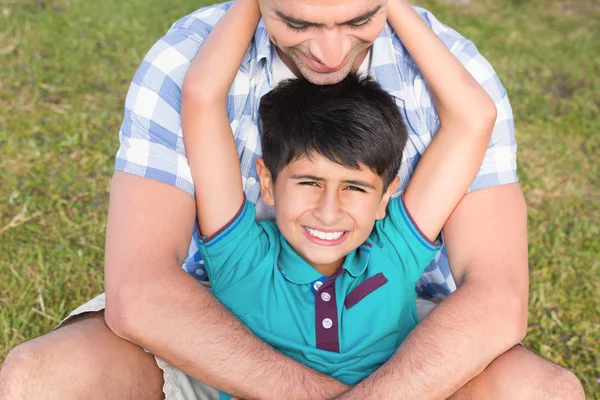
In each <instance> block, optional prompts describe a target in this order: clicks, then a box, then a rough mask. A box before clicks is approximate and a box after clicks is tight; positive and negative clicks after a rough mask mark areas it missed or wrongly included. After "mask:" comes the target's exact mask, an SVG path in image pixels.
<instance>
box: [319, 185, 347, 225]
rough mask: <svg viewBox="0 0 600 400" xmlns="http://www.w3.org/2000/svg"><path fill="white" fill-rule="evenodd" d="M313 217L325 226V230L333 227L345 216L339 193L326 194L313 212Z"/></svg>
mask: <svg viewBox="0 0 600 400" xmlns="http://www.w3.org/2000/svg"><path fill="white" fill-rule="evenodd" d="M313 215H314V216H315V217H316V218H317V219H318V220H319V221H320V222H321V223H322V224H323V227H324V228H325V227H333V226H334V225H335V224H336V223H337V222H338V221H339V220H340V219H341V217H342V215H343V211H342V205H341V201H340V198H339V195H338V193H337V192H335V193H328V192H327V191H326V192H324V193H323V195H322V196H321V197H320V199H319V203H318V204H317V206H316V207H315V208H314V210H313Z"/></svg>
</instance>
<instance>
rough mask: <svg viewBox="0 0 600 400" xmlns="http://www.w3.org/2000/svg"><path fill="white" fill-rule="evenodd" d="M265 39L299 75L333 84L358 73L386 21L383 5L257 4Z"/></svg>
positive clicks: (374, 0) (311, 0) (342, 0)
mask: <svg viewBox="0 0 600 400" xmlns="http://www.w3.org/2000/svg"><path fill="white" fill-rule="evenodd" d="M259 4H260V8H261V13H262V17H263V19H264V22H265V26H266V28H267V32H268V33H269V38H270V39H271V41H272V42H273V43H274V44H275V45H276V46H277V51H278V53H279V55H280V57H281V59H282V60H283V62H284V63H285V64H286V65H287V66H288V67H289V68H290V69H291V70H292V71H293V72H294V73H295V74H296V75H298V76H300V75H302V76H304V77H305V78H306V79H308V80H309V81H310V82H312V83H315V84H317V85H331V84H334V83H338V82H340V81H341V80H342V79H344V78H345V77H346V76H347V75H348V74H349V73H350V71H351V70H353V69H355V70H356V69H358V67H359V66H360V64H361V63H362V61H363V60H364V58H365V56H366V54H367V51H368V49H369V47H370V46H371V44H372V43H373V42H374V41H375V39H377V37H378V36H379V35H380V33H381V31H382V30H383V27H384V26H385V21H386V18H387V0H259Z"/></svg>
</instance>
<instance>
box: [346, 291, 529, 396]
mask: <svg viewBox="0 0 600 400" xmlns="http://www.w3.org/2000/svg"><path fill="white" fill-rule="evenodd" d="M512 294H513V292H512V291H511V290H510V289H508V290H507V289H506V288H501V287H490V285H486V286H483V285H481V284H480V283H479V282H472V284H471V283H470V282H466V283H465V284H464V285H463V286H462V287H460V288H459V289H458V290H457V291H456V292H454V293H453V294H452V295H451V296H449V297H448V298H447V299H446V300H444V301H443V302H442V303H441V304H440V305H439V306H438V307H436V308H435V309H434V310H433V311H432V312H431V313H430V314H429V315H428V316H427V318H425V319H424V320H423V321H422V323H420V324H419V325H418V326H417V327H416V328H415V329H414V330H413V332H412V333H411V334H410V335H409V336H408V337H407V339H406V340H405V341H404V342H403V344H402V346H401V347H400V348H399V349H398V351H397V353H396V354H395V355H394V357H392V358H391V359H390V360H389V361H388V362H387V363H386V364H385V365H384V366H382V367H381V368H380V369H379V370H378V371H376V372H375V373H374V374H373V375H371V376H370V377H369V378H367V379H365V380H364V381H363V382H361V383H360V384H359V385H357V386H356V387H355V388H354V389H352V390H351V391H349V392H347V393H346V394H344V395H342V396H340V397H339V398H340V399H367V398H369V399H379V398H402V399H446V398H447V397H449V396H450V395H452V394H453V393H454V392H455V391H456V390H458V389H459V388H461V387H462V386H464V385H465V384H466V383H467V382H468V381H470V380H471V379H472V378H474V377H475V376H477V375H478V374H479V373H481V371H483V369H484V368H485V367H486V366H487V365H488V364H490V363H491V362H492V361H493V360H494V358H496V357H497V356H499V355H500V354H502V353H504V352H505V351H507V350H508V349H509V348H511V347H512V346H514V345H515V344H516V343H518V342H519V341H520V340H521V338H522V337H523V336H524V331H523V329H522V328H520V327H517V325H519V324H511V323H508V324H507V323H506V322H507V321H510V320H511V319H515V320H516V319H522V318H523V316H522V315H520V314H522V313H523V304H522V302H521V301H520V300H519V299H520V298H521V297H520V296H514V295H512Z"/></svg>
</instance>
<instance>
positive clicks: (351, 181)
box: [290, 175, 377, 190]
mask: <svg viewBox="0 0 600 400" xmlns="http://www.w3.org/2000/svg"><path fill="white" fill-rule="evenodd" d="M290 178H291V179H296V180H301V179H309V180H311V181H318V182H324V181H325V178H321V177H318V176H314V175H292V176H291V177H290ZM342 183H345V184H347V185H353V186H360V187H364V188H367V189H371V190H377V188H376V187H375V186H373V185H371V184H370V183H368V182H365V181H361V180H355V179H347V180H343V181H342Z"/></svg>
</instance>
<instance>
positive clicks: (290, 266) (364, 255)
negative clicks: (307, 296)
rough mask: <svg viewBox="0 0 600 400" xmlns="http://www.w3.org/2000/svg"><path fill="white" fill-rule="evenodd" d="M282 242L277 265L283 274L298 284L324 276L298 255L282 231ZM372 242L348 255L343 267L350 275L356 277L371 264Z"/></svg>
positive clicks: (307, 282)
mask: <svg viewBox="0 0 600 400" xmlns="http://www.w3.org/2000/svg"><path fill="white" fill-rule="evenodd" d="M279 235H280V243H281V251H280V253H279V259H278V263H277V264H278V265H277V267H278V268H279V270H280V271H281V273H282V274H283V276H284V277H285V278H286V279H287V280H288V281H290V282H292V283H296V284H298V285H305V284H309V283H312V282H314V281H316V280H318V279H320V278H322V277H323V274H321V273H320V272H319V271H317V270H316V269H315V268H314V267H313V266H312V265H310V264H309V263H308V262H306V260H304V259H303V258H302V257H300V255H298V254H297V253H296V252H295V251H294V249H292V247H291V246H290V244H289V243H288V242H287V240H285V237H283V235H282V234H281V233H279ZM371 247H372V245H371V243H369V242H365V243H363V244H362V245H360V246H359V247H358V248H357V249H356V250H354V251H352V252H351V253H350V254H348V255H347V256H346V259H345V260H344V264H343V265H342V268H343V269H344V270H346V271H347V272H348V273H349V274H350V275H352V276H354V277H356V276H359V275H361V274H362V273H363V272H365V269H366V268H367V265H368V264H369V256H370V254H371Z"/></svg>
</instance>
